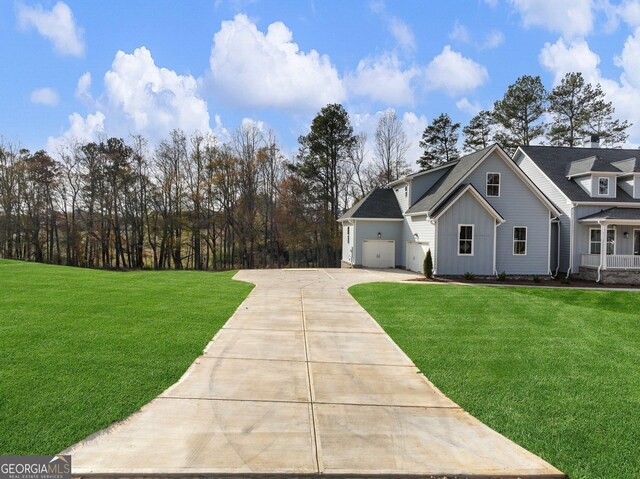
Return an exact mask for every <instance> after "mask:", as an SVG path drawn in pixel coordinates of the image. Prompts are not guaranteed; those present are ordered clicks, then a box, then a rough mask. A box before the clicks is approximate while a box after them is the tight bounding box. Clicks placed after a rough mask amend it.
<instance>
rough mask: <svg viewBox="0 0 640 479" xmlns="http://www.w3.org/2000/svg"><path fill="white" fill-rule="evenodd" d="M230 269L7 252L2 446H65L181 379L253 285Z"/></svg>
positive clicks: (1, 449)
mask: <svg viewBox="0 0 640 479" xmlns="http://www.w3.org/2000/svg"><path fill="white" fill-rule="evenodd" d="M233 274H234V273H233V272H225V273H205V272H187V271H160V272H150V271H140V272H127V273H122V272H108V271H96V270H87V269H78V268H66V267H60V266H46V265H39V264H33V263H22V262H13V261H3V260H0V338H1V340H0V455H1V454H54V453H57V452H60V451H61V450H63V449H64V448H66V447H67V446H69V445H71V444H73V443H75V442H77V441H79V440H80V439H82V438H84V437H85V436H87V435H88V434H91V433H92V432H94V431H96V430H98V429H101V428H104V427H106V426H108V425H109V424H111V423H112V422H114V421H117V420H119V419H122V418H124V417H126V416H128V415H129V414H131V413H132V412H134V411H136V410H138V409H139V408H140V407H141V406H142V405H144V404H145V403H147V402H149V401H150V400H151V399H153V398H154V397H155V396H156V395H158V394H160V393H161V392H162V391H163V390H164V389H166V388H167V387H168V386H170V385H171V384H172V383H174V382H175V381H177V380H178V379H179V378H180V376H181V375H182V374H183V373H184V372H185V370H186V369H187V368H188V367H189V365H190V364H191V363H192V362H193V360H194V359H195V358H196V357H197V356H198V355H200V354H202V350H203V348H204V347H205V345H206V344H207V342H208V341H209V340H210V339H211V337H213V335H214V334H215V333H216V331H218V329H219V328H220V327H221V326H222V325H223V324H224V322H225V321H226V320H227V318H229V316H230V315H231V314H232V313H233V311H234V310H235V309H236V308H237V307H238V305H239V304H240V303H241V302H242V301H243V300H244V298H245V297H246V295H247V294H248V293H249V291H251V289H252V286H251V285H249V284H247V283H242V282H238V281H232V280H231V277H232V276H233Z"/></svg>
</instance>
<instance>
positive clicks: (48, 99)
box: [31, 87, 60, 106]
mask: <svg viewBox="0 0 640 479" xmlns="http://www.w3.org/2000/svg"><path fill="white" fill-rule="evenodd" d="M31 103H35V104H36V105H47V106H56V105H57V104H58V103H60V97H59V96H58V92H57V91H55V90H54V89H53V88H49V87H46V88H37V89H35V90H33V91H32V92H31Z"/></svg>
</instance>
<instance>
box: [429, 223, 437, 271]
mask: <svg viewBox="0 0 640 479" xmlns="http://www.w3.org/2000/svg"><path fill="white" fill-rule="evenodd" d="M431 224H432V225H433V233H434V235H433V255H432V258H431V259H432V260H433V274H434V275H436V274H437V273H438V220H435V221H431Z"/></svg>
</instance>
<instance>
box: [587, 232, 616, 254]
mask: <svg viewBox="0 0 640 479" xmlns="http://www.w3.org/2000/svg"><path fill="white" fill-rule="evenodd" d="M601 245H602V241H601V234H600V228H591V229H590V230H589V253H590V254H600V251H602V250H601V249H600V248H601V247H602V246H601ZM607 254H616V230H614V229H612V228H609V229H607Z"/></svg>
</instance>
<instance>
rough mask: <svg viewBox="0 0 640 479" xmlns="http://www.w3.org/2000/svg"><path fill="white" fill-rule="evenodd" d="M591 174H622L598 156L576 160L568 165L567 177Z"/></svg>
mask: <svg viewBox="0 0 640 479" xmlns="http://www.w3.org/2000/svg"><path fill="white" fill-rule="evenodd" d="M591 172H594V173H595V172H603V173H605V172H609V173H620V169H619V168H616V167H615V166H614V165H613V164H612V163H610V162H608V161H605V160H603V159H602V158H600V157H599V156H598V155H594V156H590V157H588V158H583V159H581V160H574V161H572V162H570V163H569V164H568V165H567V177H569V178H571V177H574V176H580V175H588V174H590V173H591Z"/></svg>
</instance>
